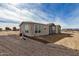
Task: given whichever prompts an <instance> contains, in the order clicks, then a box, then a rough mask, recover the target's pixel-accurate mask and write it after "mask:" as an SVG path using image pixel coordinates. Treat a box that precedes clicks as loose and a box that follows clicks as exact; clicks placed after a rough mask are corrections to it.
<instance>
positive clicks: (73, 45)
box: [0, 31, 79, 56]
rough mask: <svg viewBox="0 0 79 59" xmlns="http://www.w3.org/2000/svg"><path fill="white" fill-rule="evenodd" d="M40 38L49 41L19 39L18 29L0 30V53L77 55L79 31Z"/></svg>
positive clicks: (16, 54) (9, 54)
mask: <svg viewBox="0 0 79 59" xmlns="http://www.w3.org/2000/svg"><path fill="white" fill-rule="evenodd" d="M41 38H43V39H45V40H47V41H49V43H46V44H45V43H43V42H40V41H37V40H32V39H29V38H26V40H21V38H20V37H19V32H18V31H2V32H0V55H2V56H4V55H8V56H11V55H12V56H69V55H71V56H72V55H73V56H74V55H76V56H77V55H78V56H79V51H78V50H79V46H78V44H79V32H65V33H62V34H61V35H51V36H45V37H44V36H43V37H41ZM46 38H47V39H46ZM48 39H49V40H48ZM77 49H78V50H77Z"/></svg>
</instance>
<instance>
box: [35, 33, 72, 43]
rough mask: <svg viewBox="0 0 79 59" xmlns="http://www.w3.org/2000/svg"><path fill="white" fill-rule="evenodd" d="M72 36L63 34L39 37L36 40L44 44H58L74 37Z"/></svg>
mask: <svg viewBox="0 0 79 59" xmlns="http://www.w3.org/2000/svg"><path fill="white" fill-rule="evenodd" d="M72 35H73V34H68V33H61V34H53V35H44V36H38V37H35V38H36V39H37V41H40V42H43V43H54V42H57V41H59V40H61V39H63V38H67V37H73V36H72ZM41 40H43V41H41ZM44 41H45V42H44Z"/></svg>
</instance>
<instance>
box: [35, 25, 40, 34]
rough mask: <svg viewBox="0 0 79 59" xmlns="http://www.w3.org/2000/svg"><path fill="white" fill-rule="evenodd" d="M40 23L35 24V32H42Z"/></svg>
mask: <svg viewBox="0 0 79 59" xmlns="http://www.w3.org/2000/svg"><path fill="white" fill-rule="evenodd" d="M40 32H41V30H40V25H35V33H40Z"/></svg>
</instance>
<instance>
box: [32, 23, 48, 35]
mask: <svg viewBox="0 0 79 59" xmlns="http://www.w3.org/2000/svg"><path fill="white" fill-rule="evenodd" d="M35 26H38V27H40V28H39V30H40V33H39V32H38V33H35ZM33 28H34V31H33V32H34V33H33V35H34V36H39V35H48V34H49V26H48V25H43V24H34V27H33Z"/></svg>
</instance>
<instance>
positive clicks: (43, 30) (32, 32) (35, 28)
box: [20, 22, 57, 36]
mask: <svg viewBox="0 0 79 59" xmlns="http://www.w3.org/2000/svg"><path fill="white" fill-rule="evenodd" d="M56 31H57V30H56V26H55V24H53V23H51V24H41V23H35V22H22V23H21V24H20V34H21V35H26V36H40V35H49V34H54V33H56Z"/></svg>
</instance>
